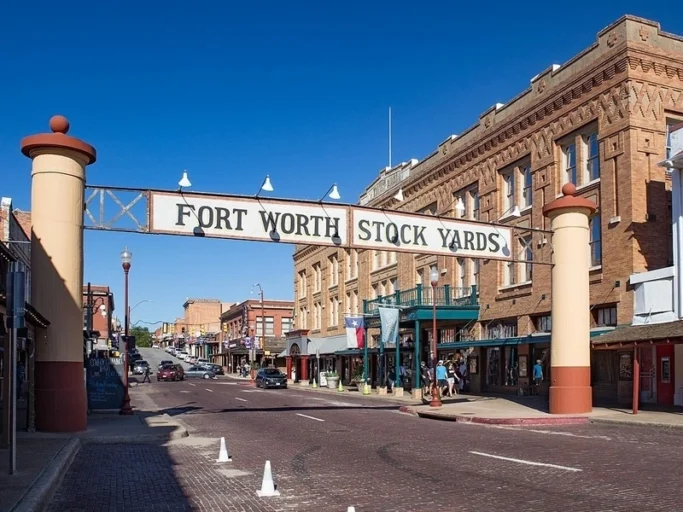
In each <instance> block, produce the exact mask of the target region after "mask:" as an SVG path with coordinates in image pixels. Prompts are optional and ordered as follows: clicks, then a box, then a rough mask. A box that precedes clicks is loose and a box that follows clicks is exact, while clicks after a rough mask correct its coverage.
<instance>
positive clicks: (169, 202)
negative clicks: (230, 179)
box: [149, 192, 347, 246]
mask: <svg viewBox="0 0 683 512" xmlns="http://www.w3.org/2000/svg"><path fill="white" fill-rule="evenodd" d="M346 211H347V210H346V208H344V207H338V206H335V205H323V204H316V203H304V202H294V201H278V200H272V199H254V198H247V197H235V196H210V195H198V194H183V195H182V198H181V197H180V196H179V195H178V194H169V193H168V192H152V193H151V196H150V214H151V215H150V226H149V231H150V232H151V233H166V234H173V235H192V236H207V237H216V238H233V239H239V240H254V241H262V242H283V243H290V244H316V245H336V246H339V245H344V244H346V234H347V233H346V232H347V229H346V220H347V213H346Z"/></svg>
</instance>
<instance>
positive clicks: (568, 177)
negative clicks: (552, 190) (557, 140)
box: [562, 140, 579, 187]
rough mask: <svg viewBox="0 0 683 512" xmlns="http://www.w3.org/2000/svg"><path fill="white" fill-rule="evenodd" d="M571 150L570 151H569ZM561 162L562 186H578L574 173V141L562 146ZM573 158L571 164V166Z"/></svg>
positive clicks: (575, 153) (575, 157)
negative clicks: (570, 184)
mask: <svg viewBox="0 0 683 512" xmlns="http://www.w3.org/2000/svg"><path fill="white" fill-rule="evenodd" d="M570 150H571V151H570ZM562 154H563V155H564V157H563V162H562V184H563V185H564V184H567V183H573V184H574V185H575V186H577V187H578V186H579V183H578V181H579V180H578V175H577V172H576V161H577V152H576V140H572V142H569V143H567V144H564V145H563V146H562ZM572 157H573V164H572Z"/></svg>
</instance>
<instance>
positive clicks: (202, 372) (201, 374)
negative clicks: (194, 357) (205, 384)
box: [185, 366, 216, 379]
mask: <svg viewBox="0 0 683 512" xmlns="http://www.w3.org/2000/svg"><path fill="white" fill-rule="evenodd" d="M185 378H186V379H215V378H216V373H215V372H212V371H211V370H207V369H206V368H202V367H200V366H190V367H189V368H188V369H187V370H185Z"/></svg>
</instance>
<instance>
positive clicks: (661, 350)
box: [656, 345, 675, 405]
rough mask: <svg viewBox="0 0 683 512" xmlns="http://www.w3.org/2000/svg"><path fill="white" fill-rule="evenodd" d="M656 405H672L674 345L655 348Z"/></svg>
mask: <svg viewBox="0 0 683 512" xmlns="http://www.w3.org/2000/svg"><path fill="white" fill-rule="evenodd" d="M656 354H657V404H658V405H673V404H674V392H675V389H674V375H675V374H674V345H661V346H658V347H656Z"/></svg>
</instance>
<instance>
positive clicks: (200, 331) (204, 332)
mask: <svg viewBox="0 0 683 512" xmlns="http://www.w3.org/2000/svg"><path fill="white" fill-rule="evenodd" d="M199 334H201V335H202V336H204V335H205V334H206V329H205V328H204V325H200V326H199Z"/></svg>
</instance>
